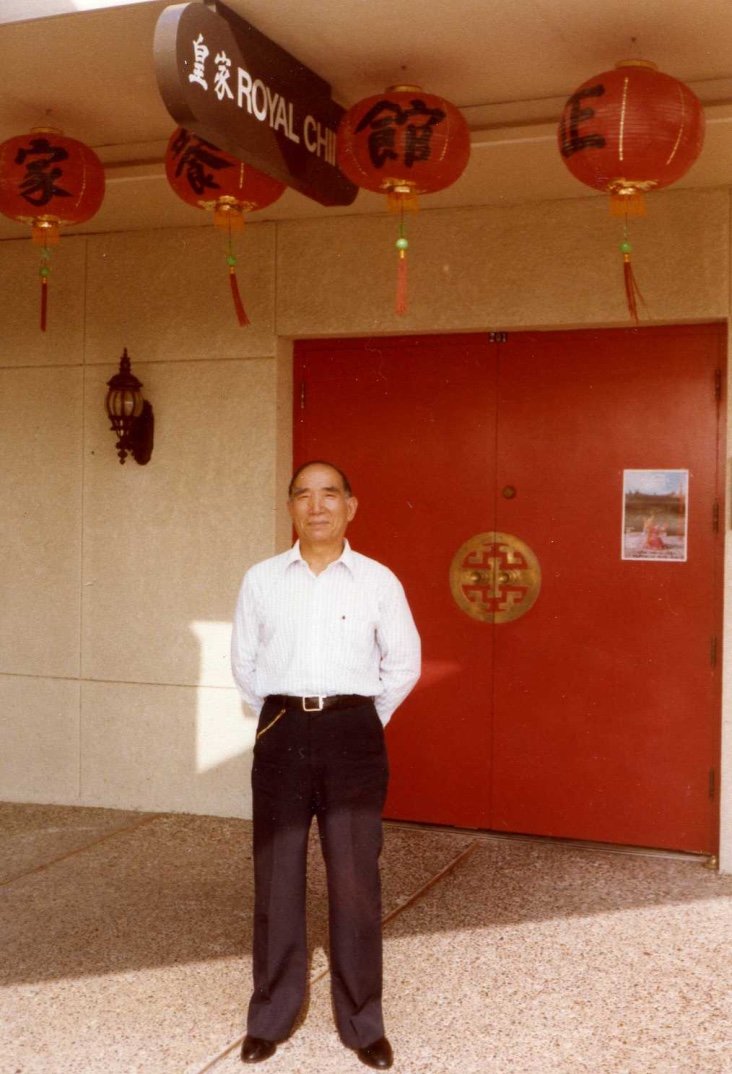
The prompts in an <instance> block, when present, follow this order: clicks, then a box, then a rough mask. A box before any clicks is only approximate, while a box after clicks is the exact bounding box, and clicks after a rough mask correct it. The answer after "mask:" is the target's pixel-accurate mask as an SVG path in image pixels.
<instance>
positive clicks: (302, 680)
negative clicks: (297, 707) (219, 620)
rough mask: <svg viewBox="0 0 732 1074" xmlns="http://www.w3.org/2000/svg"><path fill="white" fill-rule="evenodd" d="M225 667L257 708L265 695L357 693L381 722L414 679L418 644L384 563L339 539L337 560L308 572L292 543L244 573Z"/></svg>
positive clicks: (402, 598)
mask: <svg viewBox="0 0 732 1074" xmlns="http://www.w3.org/2000/svg"><path fill="white" fill-rule="evenodd" d="M231 664H232V670H233V674H234V679H235V681H236V684H237V686H238V687H239V691H240V693H241V696H242V697H243V699H244V700H245V701H246V703H247V704H248V705H250V706H251V707H252V708H253V709H254V711H255V712H259V710H260V709H261V707H262V704H263V703H264V698H265V697H266V696H267V695H268V694H292V695H295V696H303V697H309V696H316V695H322V696H329V695H332V694H363V695H365V696H366V697H373V698H374V703H375V705H376V711H377V712H378V714H379V717H380V719H381V721H382V723H384V724H386V723H387V722H388V720H389V718H390V717H391V715H392V713H393V712H394V710H395V709H396V708H397V706H398V705H399V704H400V703H401V702H402V701H403V700H404V698H405V697H406V696H407V694H408V693H409V691H410V690H411V689H412V687H413V686H414V684H415V683H416V681H417V679H418V678H419V672H420V641H419V635H418V633H417V629H416V627H415V625H414V620H413V618H412V613H411V611H410V610H409V605H408V603H407V599H406V596H405V594H404V589H403V588H402V585H401V583H400V581H399V579H398V578H397V577H396V576H395V575H394V574H393V573H392V572H391V571H390V570H389V568H388V567H385V566H383V564H381V563H377V562H376V560H373V559H369V558H368V557H367V556H362V555H361V554H360V553H358V552H354V551H353V549H352V548H351V547H350V545H349V543H348V541H346V542H345V546H344V549H343V553H342V555H341V556H340V558H339V559H337V560H335V561H334V562H333V563H330V564H328V566H327V567H326V568H325V570H323V571H322V572H321V573H320V574H317V575H316V574H314V573H313V572H312V571H311V569H310V567H309V566H308V564H307V563H306V562H305V560H304V559H303V558H302V556H301V555H300V542H299V541H298V542H296V543H295V545H294V546H293V547H292V548H291V549H290V550H289V551H287V552H283V553H282V554H281V555H279V556H273V557H272V558H271V559H266V560H264V561H263V562H261V563H257V564H256V565H255V566H254V567H252V568H251V569H250V570H249V571H247V573H246V574H245V576H244V581H243V583H242V586H241V590H240V592H239V598H238V600H237V604H236V612H235V615H234V626H233V632H232V639H231Z"/></svg>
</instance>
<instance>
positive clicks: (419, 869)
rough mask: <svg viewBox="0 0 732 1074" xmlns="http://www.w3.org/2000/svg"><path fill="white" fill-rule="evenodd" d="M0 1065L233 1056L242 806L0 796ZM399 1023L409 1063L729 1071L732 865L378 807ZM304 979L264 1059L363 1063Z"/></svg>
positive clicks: (393, 1004) (408, 1069) (343, 1066)
mask: <svg viewBox="0 0 732 1074" xmlns="http://www.w3.org/2000/svg"><path fill="white" fill-rule="evenodd" d="M0 833H1V834H0V849H1V850H2V859H1V861H2V874H3V878H2V886H1V887H0V898H1V902H2V907H1V913H2V918H1V920H2V929H3V935H2V952H3V974H2V976H3V984H4V988H3V991H2V993H0V1016H1V1017H2V1041H1V1042H0V1044H1V1047H2V1051H1V1052H0V1056H1V1057H2V1063H1V1064H0V1069H2V1071H3V1074H137V1072H139V1074H143V1072H144V1074H204V1072H206V1074H234V1072H237V1074H241V1072H242V1071H243V1070H244V1069H245V1068H244V1067H242V1065H241V1063H240V1061H239V1059H238V1049H237V1042H238V1041H240V1040H241V1037H242V1034H243V1032H244V1017H243V1016H244V1009H245V1004H246V1000H247V997H248V990H249V949H250V921H249V917H250V908H251V899H252V887H251V851H250V827H249V824H248V823H247V822H245V821H240V820H227V819H221V818H215V817H192V816H181V815H171V814H155V815H150V814H139V813H126V812H120V811H116V810H102V809H71V808H61V807H47V806H18V805H6V806H0ZM383 877H384V909H385V914H386V925H385V931H384V936H385V968H386V991H385V1013H386V1019H387V1029H388V1033H389V1036H390V1038H391V1041H392V1044H393V1046H394V1051H395V1066H394V1070H395V1071H397V1072H403V1074H580V1072H582V1074H584V1072H587V1074H732V877H721V876H719V875H717V874H716V873H714V872H711V871H710V870H708V869H705V868H704V867H703V866H702V864H701V863H700V862H699V861H698V860H694V859H690V858H685V857H675V856H672V855H669V856H664V855H643V854H622V853H617V852H611V851H609V850H602V849H587V848H581V847H574V846H568V845H564V844H556V843H548V842H541V841H531V840H521V839H509V838H500V837H491V836H489V835H482V834H479V833H476V834H472V833H464V832H458V831H454V832H453V831H439V830H434V829H423V828H415V827H406V826H399V825H388V826H387V832H386V844H385V850H384V857H383ZM324 892H325V883H324V875H323V870H322V864H321V862H320V856H319V852H318V849H317V845H316V843H315V841H314V840H313V846H312V853H311V882H310V888H309V906H310V909H309V913H310V918H309V921H310V939H311V946H312V962H311V986H310V995H309V1002H308V1010H307V1012H306V1017H305V1018H304V1020H303V1022H302V1023H301V1025H300V1026H299V1028H298V1029H297V1031H296V1032H295V1033H294V1035H293V1036H292V1037H291V1038H290V1040H289V1041H287V1042H286V1043H285V1044H283V1045H282V1046H280V1048H278V1050H277V1053H276V1055H275V1056H274V1057H273V1058H272V1059H270V1060H269V1061H268V1062H267V1063H266V1064H263V1065H262V1067H260V1068H259V1069H261V1070H262V1071H263V1072H264V1071H266V1072H267V1074H316V1072H317V1074H351V1072H352V1074H357V1072H358V1071H365V1070H366V1069H367V1068H366V1067H364V1066H362V1064H361V1063H359V1061H358V1060H357V1059H356V1057H355V1055H354V1054H353V1053H352V1052H350V1051H348V1050H346V1049H345V1048H343V1046H342V1045H341V1044H340V1042H339V1040H338V1038H337V1036H336V1034H335V1031H334V1029H333V1024H332V1018H331V1011H330V1001H329V977H328V965H327V959H326V955H325V945H326V941H327V917H326V908H325V896H324Z"/></svg>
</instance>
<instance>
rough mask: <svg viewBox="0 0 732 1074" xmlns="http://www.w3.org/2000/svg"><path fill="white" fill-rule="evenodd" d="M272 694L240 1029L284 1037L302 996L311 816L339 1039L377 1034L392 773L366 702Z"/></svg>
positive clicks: (262, 734)
mask: <svg viewBox="0 0 732 1074" xmlns="http://www.w3.org/2000/svg"><path fill="white" fill-rule="evenodd" d="M285 701H286V699H282V698H268V699H267V700H266V702H265V704H264V708H263V709H262V713H261V715H260V718H259V725H258V729H257V740H256V743H255V747H254V765H253V768H252V789H253V799H254V801H253V806H254V810H253V812H254V878H255V906H254V944H253V972H254V992H253V995H252V999H251V1002H250V1005H249V1016H248V1021H247V1032H248V1033H250V1034H251V1035H252V1036H255V1037H263V1038H265V1039H266V1040H283V1039H284V1038H285V1037H286V1036H287V1035H288V1034H289V1033H290V1031H291V1029H292V1026H293V1024H294V1022H295V1019H296V1017H297V1014H298V1012H299V1010H300V1007H301V1006H302V1002H303V999H304V996H305V988H306V978H307V970H308V966H307V942H306V928H305V888H306V866H307V845H308V831H309V828H310V823H311V820H312V818H313V816H315V817H317V821H318V829H319V833H320V841H321V847H322V850H323V857H324V859H325V865H326V872H327V877H328V900H329V934H330V967H331V981H332V992H333V1005H334V1008H335V1017H336V1023H337V1026H338V1031H339V1033H340V1035H341V1039H342V1040H343V1043H344V1044H345V1045H347V1046H348V1047H351V1048H362V1047H366V1046H367V1045H369V1044H372V1043H373V1042H374V1041H375V1040H378V1039H379V1038H380V1037H382V1036H383V1035H384V1024H383V1019H382V1013H381V987H382V984H381V982H382V955H381V885H380V877H379V865H378V860H379V854H380V853H381V844H382V827H381V812H382V809H383V805H384V799H385V797H386V788H387V782H388V766H387V759H386V749H385V745H384V730H383V727H382V724H381V721H380V720H379V717H378V715H377V714H376V709H375V708H374V705H373V702H371V701H368V700H365V701H363V702H361V703H358V704H356V705H355V706H353V707H349V708H345V709H343V708H341V709H324V710H323V711H321V712H304V711H302V708H301V707H296V705H295V704H293V702H292V701H290V702H289V703H287V704H285Z"/></svg>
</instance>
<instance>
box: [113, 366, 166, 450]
mask: <svg viewBox="0 0 732 1074" xmlns="http://www.w3.org/2000/svg"><path fill="white" fill-rule="evenodd" d="M107 385H108V387H109V391H108V392H107V398H106V401H105V406H106V410H107V416H108V417H109V420H110V421H111V423H112V425H111V428H112V430H113V432H115V433H116V435H117V445H116V447H117V454H118V455H119V461H120V462H121V463H124V461H125V458H126V456H127V455H128V454H129V455H132V457H133V459H134V460H135V462H138V463H139V464H140V465H141V466H144V465H145V464H146V463H148V462H149V461H150V456H151V455H152V449H153V432H154V417H153V409H152V406H151V405H150V403H149V402H148V401H147V400H146V399H143V397H142V391H141V388H142V382H141V381H139V380H138V379H137V377H136V376H135V375H134V373H133V372H132V369H131V366H130V358H129V355H128V354H127V348H126V347H125V349H124V351H123V353H122V357H121V358H120V360H119V373H115V374H114V376H113V377H110V379H109V380H108V381H107Z"/></svg>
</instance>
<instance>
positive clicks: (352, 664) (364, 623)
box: [325, 609, 376, 673]
mask: <svg viewBox="0 0 732 1074" xmlns="http://www.w3.org/2000/svg"><path fill="white" fill-rule="evenodd" d="M325 641H326V645H327V647H328V652H329V653H330V654H331V657H332V659H333V660H334V661H336V662H337V663H338V664H340V665H341V666H342V667H346V668H348V669H349V670H352V671H359V672H361V673H363V672H365V671H369V670H371V667H372V664H373V662H374V654H375V653H376V621H375V619H374V617H373V616H370V615H369V614H368V613H366V614H364V612H363V611H353V610H348V609H346V610H344V611H343V612H341V613H338V614H336V615H334V616H333V617H332V618H331V620H330V622H329V624H328V630H327V632H326V638H325Z"/></svg>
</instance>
